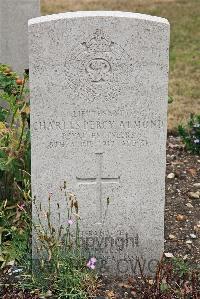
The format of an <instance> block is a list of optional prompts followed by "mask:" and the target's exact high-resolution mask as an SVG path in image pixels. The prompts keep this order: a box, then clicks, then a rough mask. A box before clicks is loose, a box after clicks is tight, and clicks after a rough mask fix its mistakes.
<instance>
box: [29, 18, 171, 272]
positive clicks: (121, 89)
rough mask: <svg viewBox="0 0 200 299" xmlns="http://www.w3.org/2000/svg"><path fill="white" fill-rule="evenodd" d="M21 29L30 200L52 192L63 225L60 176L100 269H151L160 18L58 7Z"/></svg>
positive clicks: (159, 121)
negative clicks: (25, 48) (26, 36)
mask: <svg viewBox="0 0 200 299" xmlns="http://www.w3.org/2000/svg"><path fill="white" fill-rule="evenodd" d="M29 33H30V87H31V128H32V133H31V134H32V135H31V136H32V192H33V195H35V196H36V201H37V202H42V205H43V206H45V205H46V206H47V202H48V192H52V194H53V195H52V198H53V199H52V202H53V203H55V205H56V202H57V201H60V205H61V206H62V210H63V215H62V220H63V222H65V223H66V221H67V215H66V211H65V208H64V207H65V202H64V200H63V198H62V197H61V196H60V195H59V194H58V193H59V192H58V190H59V187H60V186H61V185H63V182H64V181H67V188H68V189H67V190H68V191H70V192H73V193H75V194H76V196H77V199H78V201H79V206H80V216H81V231H82V243H83V245H85V246H86V247H88V248H89V249H90V252H91V255H95V256H96V257H97V259H98V261H99V269H100V271H102V272H104V271H105V272H109V273H112V274H118V275H122V274H134V273H135V272H138V271H139V264H138V260H137V258H139V259H140V263H141V267H143V266H144V271H145V272H153V271H154V270H155V263H156V261H158V260H159V259H160V257H161V254H162V252H163V247H164V236H163V234H164V202H165V144H166V132H167V99H168V51H169V23H168V21H167V20H165V19H162V18H159V17H152V16H148V15H141V14H135V13H125V12H77V13H65V14H58V15H52V16H46V17H41V18H36V19H33V20H30V21H29ZM59 196H60V197H59ZM33 216H34V215H33ZM55 219H56V215H55ZM55 221H56V220H55Z"/></svg>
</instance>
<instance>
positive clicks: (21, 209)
mask: <svg viewBox="0 0 200 299" xmlns="http://www.w3.org/2000/svg"><path fill="white" fill-rule="evenodd" d="M17 207H18V208H19V210H20V211H23V210H24V207H25V204H24V203H21V204H18V205H17Z"/></svg>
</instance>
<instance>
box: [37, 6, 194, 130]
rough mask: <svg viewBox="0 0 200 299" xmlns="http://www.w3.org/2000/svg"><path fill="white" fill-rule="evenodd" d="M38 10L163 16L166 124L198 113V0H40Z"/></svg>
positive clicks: (184, 120)
mask: <svg viewBox="0 0 200 299" xmlns="http://www.w3.org/2000/svg"><path fill="white" fill-rule="evenodd" d="M41 5H42V14H43V15H46V14H53V13H59V12H67V11H77V10H121V11H130V12H139V13H146V14H150V15H156V16H160V17H164V18H167V19H168V20H169V22H170V24H171V45H170V80H169V95H170V96H171V97H172V98H173V103H171V104H170V105H169V114H168V128H169V130H173V131H174V130H175V129H176V128H177V126H178V124H180V123H185V122H186V121H187V120H188V118H189V115H190V114H191V113H200V0H41Z"/></svg>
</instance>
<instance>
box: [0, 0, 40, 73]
mask: <svg viewBox="0 0 200 299" xmlns="http://www.w3.org/2000/svg"><path fill="white" fill-rule="evenodd" d="M38 16H40V0H0V63H3V64H9V65H10V66H11V67H12V68H13V70H14V71H17V72H19V73H20V74H22V73H23V71H24V69H25V68H26V69H27V68H28V20H29V19H31V18H34V17H38Z"/></svg>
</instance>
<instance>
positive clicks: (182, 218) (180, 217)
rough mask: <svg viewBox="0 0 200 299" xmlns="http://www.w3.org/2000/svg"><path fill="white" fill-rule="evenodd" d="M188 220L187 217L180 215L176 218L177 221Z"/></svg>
mask: <svg viewBox="0 0 200 299" xmlns="http://www.w3.org/2000/svg"><path fill="white" fill-rule="evenodd" d="M186 219H187V217H186V216H185V215H181V214H178V215H177V216H176V220H177V221H185V220H186Z"/></svg>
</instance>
